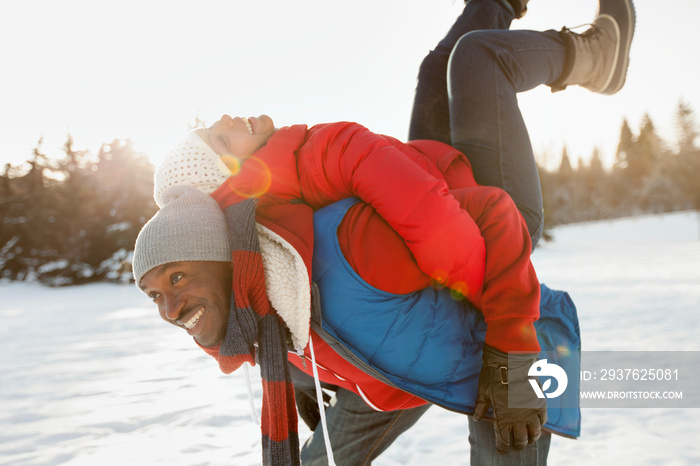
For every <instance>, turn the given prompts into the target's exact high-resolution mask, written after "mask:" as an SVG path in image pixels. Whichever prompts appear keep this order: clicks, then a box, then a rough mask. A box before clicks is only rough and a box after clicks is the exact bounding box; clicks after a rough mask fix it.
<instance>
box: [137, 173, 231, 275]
mask: <svg viewBox="0 0 700 466" xmlns="http://www.w3.org/2000/svg"><path fill="white" fill-rule="evenodd" d="M163 202H164V205H163V208H162V209H160V210H159V211H158V212H157V213H156V214H155V215H154V216H153V218H151V219H150V220H149V221H148V223H146V225H144V227H143V228H142V229H141V232H140V233H139V236H138V238H136V245H135V246H134V259H133V273H134V279H135V280H136V285H137V286H140V282H141V278H142V277H143V276H144V275H145V274H146V273H148V271H150V270H151V269H153V268H155V267H158V266H159V265H163V264H167V263H169V262H180V261H214V262H229V261H230V260H231V247H230V246H229V240H228V227H227V226H226V217H225V216H224V213H223V212H222V211H221V209H220V208H219V205H218V204H217V203H216V201H215V200H214V199H212V198H211V197H210V196H207V195H206V194H204V193H202V192H201V191H198V190H197V189H196V188H193V187H191V186H184V185H181V186H174V187H172V188H170V189H168V190H167V191H166V192H164V193H163Z"/></svg>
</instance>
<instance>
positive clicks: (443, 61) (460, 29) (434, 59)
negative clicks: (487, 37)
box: [408, 0, 514, 144]
mask: <svg viewBox="0 0 700 466" xmlns="http://www.w3.org/2000/svg"><path fill="white" fill-rule="evenodd" d="M513 17H514V14H513V10H512V8H511V7H510V5H509V4H508V3H507V1H506V0H470V1H468V2H467V4H466V5H465V7H464V11H463V12H462V14H461V15H460V16H459V17H458V18H457V20H456V21H455V23H454V24H453V25H452V27H451V28H450V30H449V31H448V33H447V35H446V36H445V38H444V39H442V40H441V41H440V43H438V45H437V47H435V50H432V51H430V53H428V55H427V56H426V57H425V59H423V62H422V64H421V66H420V69H419V71H418V83H417V85H416V94H415V97H414V100H413V110H412V113H411V122H410V127H409V132H408V133H409V135H408V139H409V140H415V139H432V140H434V141H441V142H444V143H446V144H450V142H451V137H450V109H449V103H448V97H447V63H448V61H449V58H450V53H452V49H453V48H454V46H455V44H456V43H457V41H458V40H459V39H460V37H462V36H463V35H464V34H466V33H468V32H470V31H476V30H480V29H508V28H509V27H510V23H511V21H512V20H513Z"/></svg>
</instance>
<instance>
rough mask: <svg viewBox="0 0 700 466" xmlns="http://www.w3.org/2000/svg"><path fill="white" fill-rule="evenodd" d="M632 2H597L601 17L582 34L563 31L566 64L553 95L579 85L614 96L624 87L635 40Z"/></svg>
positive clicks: (605, 0) (554, 86)
mask: <svg viewBox="0 0 700 466" xmlns="http://www.w3.org/2000/svg"><path fill="white" fill-rule="evenodd" d="M634 25H635V13H634V5H633V4H632V0H600V13H599V15H598V17H597V18H596V20H595V22H594V23H593V26H592V27H591V28H590V29H589V30H587V31H586V32H584V33H583V34H577V33H575V32H572V31H571V30H569V29H567V28H564V29H562V31H561V34H562V37H563V38H564V44H565V46H566V63H565V64H564V71H563V73H562V75H561V77H560V78H559V79H558V80H557V81H556V82H555V83H553V84H552V85H551V87H552V92H556V91H560V90H563V89H566V86H568V85H574V84H576V85H579V86H582V87H585V88H586V89H588V90H591V91H593V92H597V93H599V94H608V95H611V94H615V93H616V92H617V91H619V90H620V89H621V88H622V86H623V85H624V84H625V79H626V78H627V66H628V64H629V51H630V45H631V44H632V37H633V36H634Z"/></svg>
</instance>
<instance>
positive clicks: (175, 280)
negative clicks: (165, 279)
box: [170, 273, 185, 285]
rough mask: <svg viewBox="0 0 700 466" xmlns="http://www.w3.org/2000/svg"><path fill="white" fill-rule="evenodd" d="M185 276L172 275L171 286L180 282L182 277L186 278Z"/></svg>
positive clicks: (180, 274) (182, 274)
mask: <svg viewBox="0 0 700 466" xmlns="http://www.w3.org/2000/svg"><path fill="white" fill-rule="evenodd" d="M184 276H185V274H184V273H174V274H172V275H171V276H170V284H171V285H174V284H176V283H177V282H179V281H180V279H181V278H182V277H184Z"/></svg>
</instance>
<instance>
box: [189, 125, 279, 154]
mask: <svg viewBox="0 0 700 466" xmlns="http://www.w3.org/2000/svg"><path fill="white" fill-rule="evenodd" d="M276 130H277V129H276V128H275V124H274V123H273V122H272V118H270V117H269V116H267V115H260V116H259V117H257V118H256V117H249V118H241V117H236V118H231V117H230V116H228V115H224V116H222V117H221V119H219V121H217V122H216V123H214V124H213V125H211V126H210V127H209V128H206V129H199V130H197V134H198V135H199V137H201V138H202V139H203V140H204V142H206V143H207V145H209V147H211V148H212V150H213V151H214V152H216V153H217V154H219V155H221V156H223V155H232V156H234V157H236V158H238V159H240V160H243V159H245V158H246V157H248V156H250V155H252V154H253V153H254V152H255V151H256V150H258V149H260V148H261V147H262V146H264V145H265V144H266V143H267V141H268V140H269V139H270V137H271V136H272V134H273V133H274V132H275V131H276Z"/></svg>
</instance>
